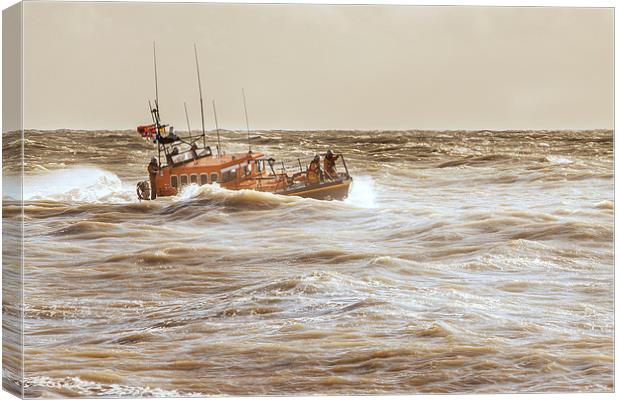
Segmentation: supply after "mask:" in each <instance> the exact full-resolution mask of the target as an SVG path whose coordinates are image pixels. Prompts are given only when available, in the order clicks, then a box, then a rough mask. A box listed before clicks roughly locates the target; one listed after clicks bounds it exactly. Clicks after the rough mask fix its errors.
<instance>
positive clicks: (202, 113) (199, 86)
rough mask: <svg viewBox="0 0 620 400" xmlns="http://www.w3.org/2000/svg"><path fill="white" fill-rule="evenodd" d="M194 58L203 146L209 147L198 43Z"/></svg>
mask: <svg viewBox="0 0 620 400" xmlns="http://www.w3.org/2000/svg"><path fill="white" fill-rule="evenodd" d="M194 57H195V58H196V73H197V75H198V94H199V95H200V118H201V120H202V145H203V147H205V148H206V147H207V140H206V133H205V112H204V107H203V104H202V84H201V83H200V67H199V66H198V50H197V49H196V43H194Z"/></svg>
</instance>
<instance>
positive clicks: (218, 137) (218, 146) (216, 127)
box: [213, 100, 221, 157]
mask: <svg viewBox="0 0 620 400" xmlns="http://www.w3.org/2000/svg"><path fill="white" fill-rule="evenodd" d="M213 117H214V118H215V131H216V132H217V156H218V157H219V156H220V148H221V145H220V127H219V125H218V124H217V111H215V100H213Z"/></svg>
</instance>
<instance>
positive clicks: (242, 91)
mask: <svg viewBox="0 0 620 400" xmlns="http://www.w3.org/2000/svg"><path fill="white" fill-rule="evenodd" d="M241 93H242V94H243V110H244V111H245V128H246V129H247V131H248V153H251V152H252V144H251V143H250V123H249V122H248V106H247V104H246V101H245V89H244V88H241Z"/></svg>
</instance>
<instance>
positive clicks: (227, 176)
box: [222, 169, 237, 182]
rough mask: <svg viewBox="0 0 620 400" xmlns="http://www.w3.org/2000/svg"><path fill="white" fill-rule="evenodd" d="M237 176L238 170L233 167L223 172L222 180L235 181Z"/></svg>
mask: <svg viewBox="0 0 620 400" xmlns="http://www.w3.org/2000/svg"><path fill="white" fill-rule="evenodd" d="M236 178H237V170H236V169H231V170H230V171H226V172H224V173H223V174H222V182H230V181H234V180H235V179H236Z"/></svg>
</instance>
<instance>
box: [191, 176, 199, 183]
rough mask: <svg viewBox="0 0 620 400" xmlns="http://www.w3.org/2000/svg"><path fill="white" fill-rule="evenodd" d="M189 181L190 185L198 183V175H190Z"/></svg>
mask: <svg viewBox="0 0 620 400" xmlns="http://www.w3.org/2000/svg"><path fill="white" fill-rule="evenodd" d="M189 181H190V183H198V175H190V176H189Z"/></svg>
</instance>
